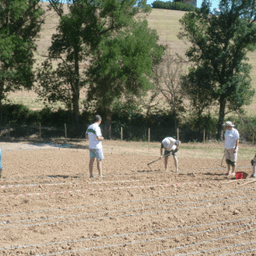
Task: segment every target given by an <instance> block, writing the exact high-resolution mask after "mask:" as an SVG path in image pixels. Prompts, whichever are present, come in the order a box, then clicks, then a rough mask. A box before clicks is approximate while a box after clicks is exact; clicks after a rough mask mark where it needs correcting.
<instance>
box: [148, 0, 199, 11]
mask: <svg viewBox="0 0 256 256" xmlns="http://www.w3.org/2000/svg"><path fill="white" fill-rule="evenodd" d="M152 7H153V8H159V9H170V10H180V11H186V12H187V11H195V10H196V7H195V6H194V5H192V4H184V3H182V2H170V1H168V2H162V1H154V2H153V3H152Z"/></svg>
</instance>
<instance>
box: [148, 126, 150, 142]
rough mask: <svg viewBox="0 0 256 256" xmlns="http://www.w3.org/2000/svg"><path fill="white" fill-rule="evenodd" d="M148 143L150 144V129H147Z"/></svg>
mask: <svg viewBox="0 0 256 256" xmlns="http://www.w3.org/2000/svg"><path fill="white" fill-rule="evenodd" d="M148 142H150V128H148Z"/></svg>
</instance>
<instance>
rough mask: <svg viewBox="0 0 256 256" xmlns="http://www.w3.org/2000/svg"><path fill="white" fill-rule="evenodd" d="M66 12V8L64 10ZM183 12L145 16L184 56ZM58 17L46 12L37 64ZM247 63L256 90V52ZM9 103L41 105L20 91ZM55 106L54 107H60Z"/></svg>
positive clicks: (164, 41) (251, 109)
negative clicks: (181, 31) (180, 32)
mask: <svg viewBox="0 0 256 256" xmlns="http://www.w3.org/2000/svg"><path fill="white" fill-rule="evenodd" d="M41 4H42V6H43V8H44V9H45V10H47V5H48V3H41ZM65 10H66V11H67V8H66V9H65ZM183 15H184V12H182V11H173V10H162V9H152V12H151V13H150V14H149V15H148V16H147V20H148V23H149V26H150V27H151V28H152V29H155V30H157V33H158V35H159V43H160V44H168V45H169V46H170V48H171V49H172V52H173V53H178V54H181V55H183V56H184V54H185V51H186V49H187V48H188V47H189V44H188V42H184V41H180V40H179V39H178V38H177V34H178V33H179V31H180V29H181V26H180V24H179V19H181V18H182V16H183ZM57 24H58V17H57V15H56V14H55V13H54V11H47V12H46V19H45V24H44V25H43V27H42V31H41V36H40V39H39V40H38V51H37V53H36V59H37V63H40V62H42V61H44V60H45V58H46V56H47V49H48V47H49V46H50V45H51V36H52V34H53V33H55V32H56V26H57ZM248 58H249V62H250V64H251V65H252V70H251V78H252V87H253V88H254V89H256V52H253V53H250V54H249V55H248ZM84 98H85V94H83V93H82V94H81V102H82V101H83V100H84ZM8 99H9V100H10V101H11V102H14V103H22V104H24V105H26V106H28V107H30V108H31V109H41V108H42V107H43V104H42V103H41V102H40V101H38V100H37V95H36V94H35V93H34V92H33V91H30V92H27V91H21V92H15V93H11V94H10V95H9V97H8ZM60 106H61V105H60V104H56V105H55V106H54V107H56V108H58V107H60ZM255 108H256V95H255V96H254V99H253V103H252V104H251V105H250V106H248V107H247V110H248V113H249V114H251V115H253V114H254V110H255Z"/></svg>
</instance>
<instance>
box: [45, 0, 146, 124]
mask: <svg viewBox="0 0 256 256" xmlns="http://www.w3.org/2000/svg"><path fill="white" fill-rule="evenodd" d="M49 2H50V6H51V8H53V9H54V10H55V11H56V13H57V14H58V15H59V18H60V23H59V25H58V27H57V33H56V34H54V35H53V37H52V46H51V47H50V49H49V57H50V58H51V59H61V60H62V65H61V68H62V69H65V68H66V73H67V76H69V78H70V79H69V87H70V89H71V91H72V93H71V95H72V96H71V97H72V99H71V100H72V106H73V114H74V116H75V120H76V122H78V121H79V98H80V90H81V88H83V87H85V85H86V82H87V80H86V79H87V78H86V76H85V74H84V73H85V71H86V68H81V65H84V64H86V63H87V64H90V61H91V59H92V56H93V54H92V53H93V52H94V51H95V50H96V49H98V47H99V46H100V44H101V42H102V41H104V40H105V38H112V37H115V36H117V35H118V34H119V33H121V34H122V31H123V30H124V28H127V27H129V26H130V25H131V24H133V23H134V22H135V18H134V17H135V15H136V14H138V13H139V12H147V11H149V9H150V7H148V6H147V5H146V1H145V0H138V1H135V0H123V1H120V0H96V1H90V0H68V1H67V2H68V5H67V7H68V13H66V14H65V13H64V9H63V7H64V5H63V1H61V0H49ZM135 4H136V5H137V6H136V7H135ZM84 67H85V66H84ZM72 73H73V74H72ZM71 74H72V75H71ZM41 79H44V76H41ZM66 80H67V79H66Z"/></svg>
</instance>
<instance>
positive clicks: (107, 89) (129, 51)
mask: <svg viewBox="0 0 256 256" xmlns="http://www.w3.org/2000/svg"><path fill="white" fill-rule="evenodd" d="M157 40H158V36H157V34H156V31H154V30H151V29H150V28H149V27H148V23H147V21H146V20H144V21H136V22H135V21H134V22H133V23H131V24H130V26H129V27H128V28H126V29H124V30H123V31H120V32H119V34H118V35H116V36H113V37H108V38H106V39H105V40H102V42H101V44H100V45H99V48H98V49H97V50H96V51H95V52H94V56H93V60H92V65H91V67H90V68H89V70H88V73H87V76H88V81H89V88H88V101H92V100H94V101H95V102H96V104H97V107H98V108H101V110H102V111H103V112H105V115H107V114H108V113H111V112H112V111H113V110H114V107H115V105H116V104H117V103H118V102H120V103H121V104H124V105H125V104H127V105H130V106H131V105H132V102H137V103H139V102H140V100H141V97H142V96H144V95H145V94H146V92H147V91H148V90H150V89H152V88H153V87H154V86H153V84H152V82H151V81H150V78H152V76H153V73H152V65H153V64H154V63H155V62H158V61H159V59H160V58H161V55H162V53H163V47H162V46H159V45H158V44H157ZM133 105H135V104H133Z"/></svg>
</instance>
